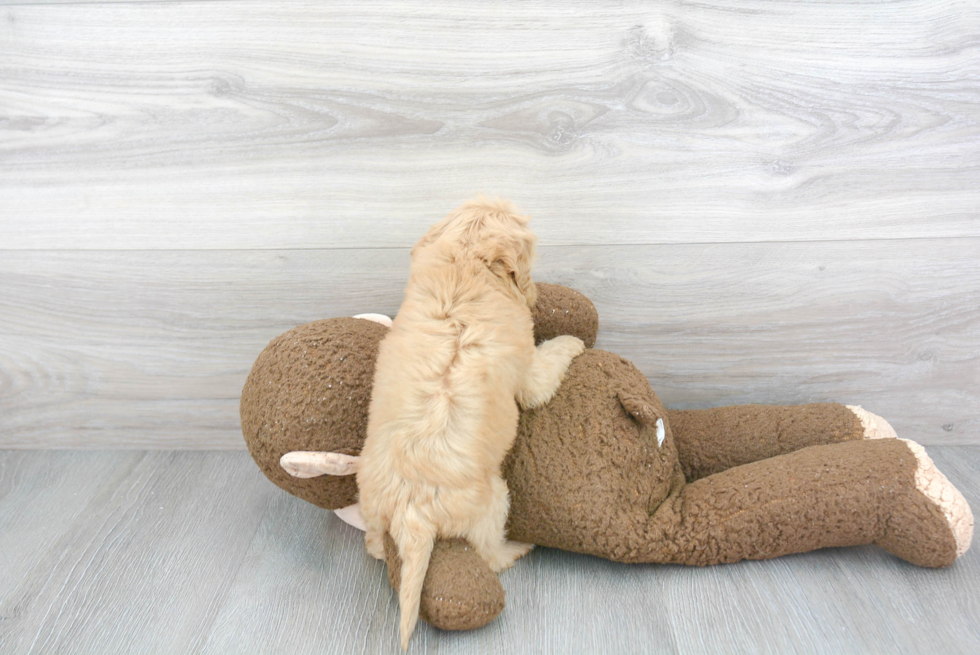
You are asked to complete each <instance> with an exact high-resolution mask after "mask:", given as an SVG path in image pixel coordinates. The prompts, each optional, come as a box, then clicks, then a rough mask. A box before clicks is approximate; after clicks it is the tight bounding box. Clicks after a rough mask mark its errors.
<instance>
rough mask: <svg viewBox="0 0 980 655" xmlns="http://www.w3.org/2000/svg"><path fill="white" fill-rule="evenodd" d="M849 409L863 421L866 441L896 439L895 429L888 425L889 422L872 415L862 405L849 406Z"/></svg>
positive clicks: (862, 425)
mask: <svg viewBox="0 0 980 655" xmlns="http://www.w3.org/2000/svg"><path fill="white" fill-rule="evenodd" d="M847 408H848V409H849V410H851V411H852V412H854V415H855V416H857V417H858V420H859V421H861V427H863V428H864V438H865V439H896V438H897V437H898V435H897V434H895V429H894V428H892V426H891V425H889V424H888V421H886V420H885V419H883V418H881V417H880V416H878V415H877V414H872V413H871V412H869V411H868V410H866V409H864V408H863V407H861V406H860V405H847Z"/></svg>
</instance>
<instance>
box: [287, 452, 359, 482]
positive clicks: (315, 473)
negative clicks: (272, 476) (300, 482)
mask: <svg viewBox="0 0 980 655" xmlns="http://www.w3.org/2000/svg"><path fill="white" fill-rule="evenodd" d="M359 460H360V458H359V457H358V456H356V455H345V454H343V453H328V452H320V451H315V450H294V451H291V452H288V453H286V454H285V455H283V456H282V457H280V458H279V466H281V467H282V468H283V469H284V470H285V471H286V473H288V474H290V475H291V476H293V477H294V478H315V477H319V476H321V475H354V474H355V473H357V463H358V461H359Z"/></svg>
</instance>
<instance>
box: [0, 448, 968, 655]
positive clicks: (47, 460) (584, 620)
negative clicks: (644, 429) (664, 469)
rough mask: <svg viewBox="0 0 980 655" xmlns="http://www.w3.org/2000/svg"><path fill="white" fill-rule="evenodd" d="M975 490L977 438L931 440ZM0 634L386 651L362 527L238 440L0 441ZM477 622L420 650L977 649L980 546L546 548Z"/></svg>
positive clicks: (381, 602) (385, 596)
mask: <svg viewBox="0 0 980 655" xmlns="http://www.w3.org/2000/svg"><path fill="white" fill-rule="evenodd" d="M929 452H930V455H932V457H933V458H934V460H935V461H936V463H937V464H938V465H939V467H940V468H941V469H942V470H943V471H944V472H945V473H946V474H947V476H948V477H949V478H950V479H951V480H952V481H953V483H954V484H956V485H957V486H958V487H959V488H960V489H961V490H962V491H963V493H964V495H965V496H966V497H967V500H968V501H969V502H970V503H971V505H972V506H973V507H974V508H980V448H978V447H976V446H944V447H933V448H930V449H929ZM0 571H2V575H0V652H2V653H4V654H5V655H15V654H18V655H19V654H21V653H92V654H95V653H98V654H100V655H103V654H107V653H216V654H225V653H288V654H291V655H302V654H304V653H380V652H384V653H394V652H399V650H398V647H397V640H396V630H397V626H396V623H397V621H396V615H397V602H396V598H395V596H394V595H393V594H392V592H391V590H390V588H389V586H388V582H387V579H386V577H385V573H384V570H383V566H382V565H381V564H380V563H378V562H375V561H374V560H372V559H371V558H370V557H368V556H367V555H366V554H365V553H364V551H363V547H362V542H361V539H360V533H359V532H357V531H355V530H354V529H353V528H350V527H349V526H347V525H345V524H344V523H342V522H341V521H340V520H339V519H337V518H336V517H335V516H334V515H333V514H332V513H329V512H326V511H323V510H320V509H318V508H316V507H313V506H312V505H309V504H306V503H304V502H302V501H300V500H298V499H296V498H293V497H291V496H289V495H287V494H285V493H284V492H281V491H280V490H278V489H277V488H275V487H273V486H272V484H271V483H269V482H268V481H267V480H265V478H264V477H262V475H261V474H260V472H259V471H258V469H257V468H256V467H255V465H254V464H253V463H252V461H251V460H250V459H249V457H248V455H247V454H246V453H243V452H200V451H197V452H191V451H176V452H166V451H103V452H97V451H0ZM502 581H503V584H504V587H505V589H506V591H507V608H506V609H505V611H504V613H503V614H502V615H501V616H500V617H499V618H498V619H497V620H496V621H495V622H493V623H492V624H490V625H489V626H487V627H486V628H483V629H481V630H476V631H472V632H465V633H446V632H442V631H439V630H435V629H432V628H430V627H428V626H422V627H421V628H420V629H419V631H418V633H417V635H416V637H415V641H413V646H412V652H434V653H507V654H510V653H579V652H583V653H661V652H662V653H754V652H762V653H794V652H799V653H976V652H980V594H978V593H977V589H978V588H980V551H978V550H977V549H976V548H974V549H973V550H971V551H970V552H968V553H967V554H966V555H965V556H964V557H963V558H962V559H961V560H960V561H958V562H957V563H956V564H955V565H954V566H953V567H951V568H949V569H944V570H926V569H919V568H916V567H913V566H911V565H907V564H905V563H904V562H901V561H899V560H897V559H895V558H893V557H891V556H890V555H888V554H887V553H885V552H884V551H881V550H878V549H876V548H874V547H861V548H849V549H840V550H826V551H818V552H815V553H809V554H804V555H798V556H790V557H784V558H781V559H778V560H773V561H769V562H743V563H739V564H735V565H727V566H717V567H710V568H701V569H698V568H684V567H674V566H629V565H621V564H614V563H611V562H607V561H605V560H600V559H595V558H591V557H585V556H580V555H574V554H570V553H564V552H560V551H555V550H544V549H542V550H538V551H535V552H533V553H532V554H531V555H530V556H528V557H527V558H526V559H524V560H522V561H521V562H520V563H519V564H518V565H517V566H516V567H515V568H513V569H511V570H509V571H507V572H505V573H504V574H503V577H502Z"/></svg>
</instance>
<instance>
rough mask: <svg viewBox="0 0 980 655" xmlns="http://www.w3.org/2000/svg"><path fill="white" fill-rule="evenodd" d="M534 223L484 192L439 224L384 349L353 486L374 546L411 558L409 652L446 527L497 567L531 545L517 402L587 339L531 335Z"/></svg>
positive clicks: (418, 259) (560, 371) (407, 564)
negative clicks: (513, 481) (504, 469)
mask: <svg viewBox="0 0 980 655" xmlns="http://www.w3.org/2000/svg"><path fill="white" fill-rule="evenodd" d="M527 223H528V218H527V217H525V216H521V215H520V214H518V213H517V211H516V210H515V208H514V207H513V206H512V205H510V204H509V203H507V202H504V201H490V200H487V199H485V198H479V199H477V200H474V201H472V202H469V203H466V204H464V205H463V206H461V207H459V208H457V209H456V210H454V211H453V212H452V213H450V214H449V215H448V216H447V217H446V218H445V219H444V220H442V221H441V222H439V223H437V224H435V225H434V226H432V228H430V229H429V231H428V233H426V235H425V236H424V237H422V239H421V240H420V241H419V242H418V243H417V244H416V245H415V247H414V248H413V249H412V266H411V272H410V276H409V282H408V286H407V288H406V289H405V300H404V302H403V303H402V306H401V309H399V311H398V315H397V316H396V317H395V320H394V324H393V325H392V328H391V330H390V332H389V333H388V335H387V336H386V337H385V339H384V341H382V343H381V346H380V350H379V353H378V359H377V364H376V368H375V373H374V390H373V392H372V396H371V405H370V414H369V419H368V428H367V440H366V441H365V443H364V448H363V450H362V451H361V459H360V465H359V468H358V472H357V484H358V488H359V489H360V504H361V513H362V515H363V516H364V521H365V523H366V525H367V535H366V545H367V549H368V552H370V553H371V554H372V555H373V556H375V557H377V558H383V557H384V548H383V539H384V534H385V532H387V533H389V534H390V535H391V537H392V539H393V540H394V542H395V543H396V544H397V546H398V552H399V555H400V556H401V561H402V570H401V589H400V592H399V597H398V601H399V605H400V607H401V641H402V648H403V649H407V648H408V640H409V637H410V636H411V634H412V632H413V630H414V629H415V624H416V621H417V620H418V609H419V599H420V596H421V591H422V582H423V580H424V579H425V573H426V570H427V569H428V565H429V556H430V554H431V551H432V546H433V542H434V541H435V539H436V538H437V537H464V538H466V539H467V540H468V541H469V542H470V544H472V546H473V548H474V549H475V550H476V551H477V552H478V553H479V554H480V556H481V557H482V558H483V559H484V560H485V561H486V562H487V563H488V564H489V565H490V566H491V568H493V570H494V571H500V570H503V569H505V568H507V567H508V566H510V565H511V564H513V563H514V561H515V560H517V559H518V558H519V557H521V556H522V555H524V554H526V553H527V552H528V551H529V550H530V549H531V546H530V545H528V544H522V543H517V542H513V541H507V539H506V537H505V535H504V524H505V522H506V519H507V510H508V506H509V503H510V499H509V497H508V493H507V485H506V483H505V482H504V480H503V479H502V478H501V476H500V465H501V463H502V461H503V459H504V456H505V455H506V453H507V451H508V450H509V449H510V447H511V445H512V444H513V442H514V438H515V437H516V435H517V421H518V414H519V413H518V406H517V403H520V404H521V406H523V407H536V406H539V405H542V404H544V403H546V402H548V400H550V399H551V397H552V396H553V395H554V393H555V391H556V390H557V388H558V385H559V384H560V383H561V380H562V378H563V377H564V375H565V371H566V370H567V368H568V365H569V364H570V363H571V360H572V358H573V357H575V356H576V355H578V354H579V353H581V352H582V351H583V349H584V346H583V344H582V342H581V340H579V339H577V338H575V337H570V336H562V337H558V338H556V339H553V340H551V341H548V342H545V343H543V344H541V345H540V346H538V347H537V348H535V346H534V335H533V326H532V322H531V312H530V308H531V307H533V306H534V303H535V301H536V299H537V292H536V290H535V287H534V282H532V280H531V265H532V264H533V263H534V259H535V244H536V241H537V238H536V237H535V236H534V234H533V233H532V232H531V231H530V230H529V229H528V227H527ZM515 400H516V402H515Z"/></svg>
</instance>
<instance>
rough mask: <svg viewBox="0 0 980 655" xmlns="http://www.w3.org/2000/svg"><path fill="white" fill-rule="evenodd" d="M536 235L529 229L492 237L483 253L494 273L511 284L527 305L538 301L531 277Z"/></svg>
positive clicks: (531, 305)
mask: <svg viewBox="0 0 980 655" xmlns="http://www.w3.org/2000/svg"><path fill="white" fill-rule="evenodd" d="M536 242H537V237H535V236H534V234H532V233H531V232H530V231H529V230H526V231H523V233H519V234H514V235H508V236H505V237H500V238H497V239H494V240H493V242H492V244H491V246H490V248H489V249H488V250H487V252H486V254H485V255H484V259H485V261H486V262H487V266H488V267H489V268H490V270H491V272H493V274H494V275H496V276H497V277H499V278H500V279H501V280H503V281H504V282H505V283H506V284H509V285H511V286H512V287H513V288H514V291H515V292H516V293H517V294H518V295H519V296H520V297H522V298H523V299H524V302H525V303H526V304H527V306H528V307H534V305H535V303H537V302H538V290H537V288H536V287H535V286H534V281H533V280H532V279H531V267H532V266H533V265H534V258H535V247H534V246H535V243H536Z"/></svg>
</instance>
